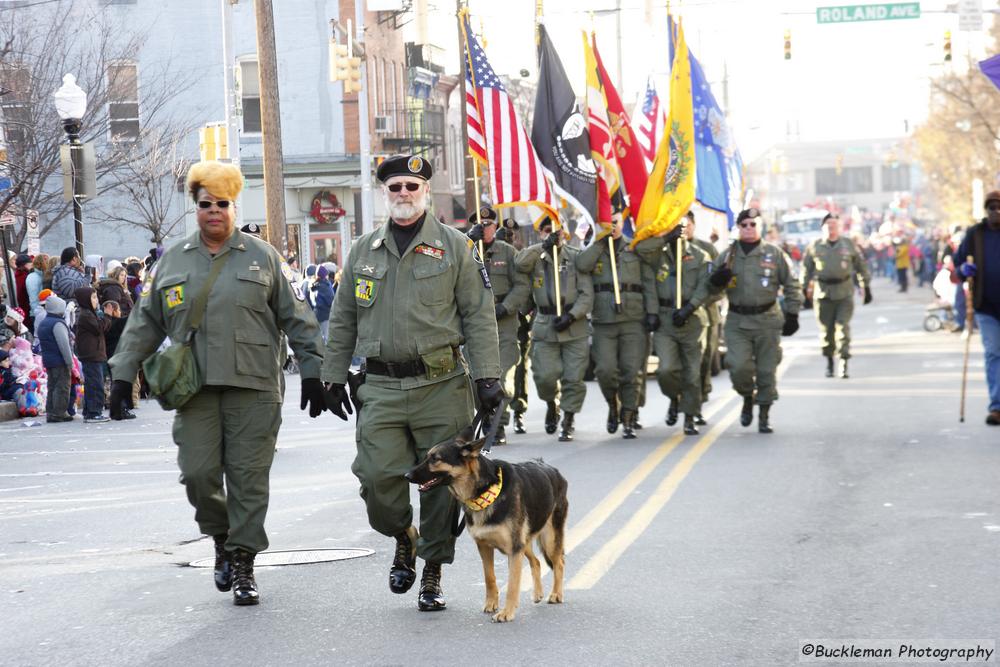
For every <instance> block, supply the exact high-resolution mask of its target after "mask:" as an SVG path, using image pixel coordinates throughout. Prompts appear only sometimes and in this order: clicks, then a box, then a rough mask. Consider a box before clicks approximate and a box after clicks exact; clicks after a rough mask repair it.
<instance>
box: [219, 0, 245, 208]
mask: <svg viewBox="0 0 1000 667" xmlns="http://www.w3.org/2000/svg"><path fill="white" fill-rule="evenodd" d="M220 1H221V3H222V65H223V68H222V71H223V72H224V76H223V81H224V83H225V86H226V90H225V99H226V153H227V157H228V159H229V162H231V163H232V164H234V165H236V166H237V167H239V166H240V127H239V117H238V115H237V112H236V72H235V67H236V51H235V49H234V48H233V5H235V4H237V3H239V1H240V0H220ZM236 226H237V227H242V226H243V207H242V206H237V207H236Z"/></svg>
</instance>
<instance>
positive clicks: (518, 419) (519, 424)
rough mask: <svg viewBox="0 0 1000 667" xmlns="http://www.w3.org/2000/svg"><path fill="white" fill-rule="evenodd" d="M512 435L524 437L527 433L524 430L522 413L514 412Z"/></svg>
mask: <svg viewBox="0 0 1000 667" xmlns="http://www.w3.org/2000/svg"><path fill="white" fill-rule="evenodd" d="M514 433H517V434H518V435H524V434H525V433H527V431H525V430H524V413H523V412H515V413H514Z"/></svg>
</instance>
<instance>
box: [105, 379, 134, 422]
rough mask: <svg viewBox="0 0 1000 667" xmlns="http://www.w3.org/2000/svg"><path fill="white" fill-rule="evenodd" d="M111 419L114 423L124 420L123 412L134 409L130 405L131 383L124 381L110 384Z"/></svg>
mask: <svg viewBox="0 0 1000 667" xmlns="http://www.w3.org/2000/svg"><path fill="white" fill-rule="evenodd" d="M109 401H110V403H111V418H112V419H114V420H115V421H121V420H122V419H125V410H126V409H127V408H128V409H130V408H134V407H135V406H134V405H133V404H132V383H131V382H126V381H125V380H113V381H112V382H111V398H110V399H109Z"/></svg>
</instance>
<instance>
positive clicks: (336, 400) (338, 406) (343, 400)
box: [323, 382, 354, 422]
mask: <svg viewBox="0 0 1000 667" xmlns="http://www.w3.org/2000/svg"><path fill="white" fill-rule="evenodd" d="M323 402H324V403H325V404H326V409H327V410H329V411H330V412H332V413H333V414H335V415H337V416H338V417H340V418H341V419H343V420H344V421H345V422H346V421H347V415H352V414H354V411H353V410H352V409H351V399H350V397H349V396H348V395H347V387H345V386H344V385H343V384H341V383H339V382H332V383H330V386H329V387H327V388H326V391H324V392H323ZM345 411H346V412H345Z"/></svg>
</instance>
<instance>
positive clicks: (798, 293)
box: [709, 208, 802, 433]
mask: <svg viewBox="0 0 1000 667" xmlns="http://www.w3.org/2000/svg"><path fill="white" fill-rule="evenodd" d="M736 225H737V227H738V230H739V239H738V240H737V241H736V242H735V243H733V244H732V245H731V246H730V247H729V248H727V249H726V250H725V251H724V252H723V253H722V254H721V255H719V260H718V268H716V269H715V271H714V272H713V273H712V275H711V276H710V277H709V284H710V285H711V289H712V290H713V291H714V292H716V293H721V292H723V291H725V293H726V297H727V298H728V299H729V311H728V313H727V315H726V329H725V333H726V366H728V367H729V377H730V379H731V380H732V383H733V389H735V390H736V393H738V394H739V395H740V396H742V397H743V410H742V411H741V412H740V424H742V425H743V426H749V425H750V424H751V423H752V422H753V406H754V403H756V404H757V405H758V407H759V413H758V420H757V430H758V431H760V432H761V433H771V432H772V431H773V429H772V428H771V423H770V412H771V404H772V403H774V402H775V401H776V400H778V383H777V369H778V364H779V363H781V337H782V336H791V335H792V334H794V333H795V332H796V331H798V330H799V310H800V309H801V308H802V286H801V284H800V283H799V280H798V278H796V277H795V273H794V272H793V271H792V261H791V260H790V259H789V258H788V255H786V254H785V251H784V250H782V249H781V248H779V247H778V246H776V245H774V244H773V243H768V242H767V241H763V240H761V230H762V228H763V226H764V219H763V218H762V217H761V215H760V211H759V210H758V209H756V208H749V209H746V210H743V211H740V213H739V215H737V216H736ZM779 290H781V292H782V295H783V296H784V309H782V307H781V306H780V305H778V291H779Z"/></svg>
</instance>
